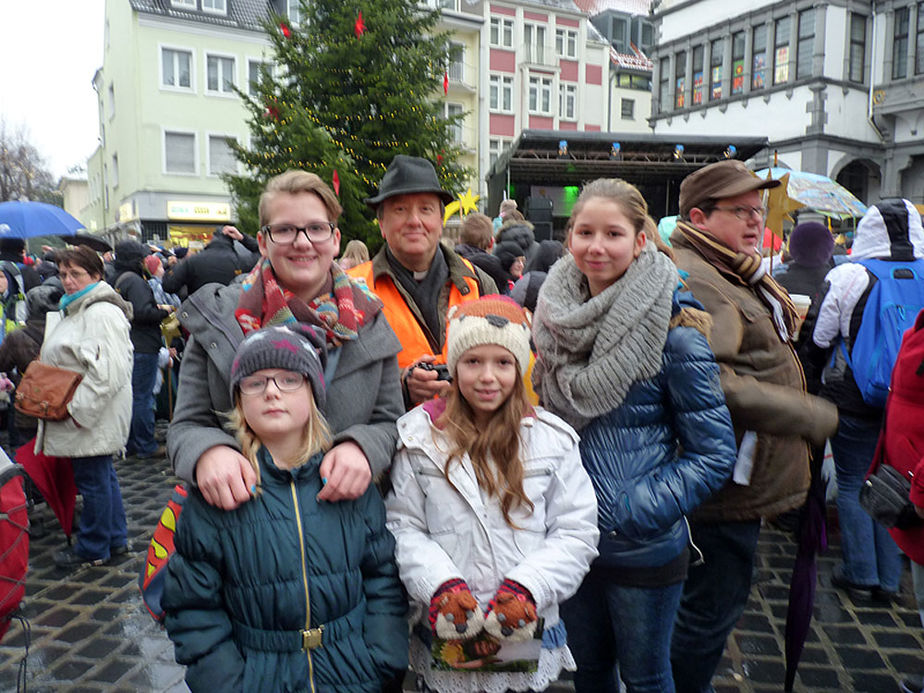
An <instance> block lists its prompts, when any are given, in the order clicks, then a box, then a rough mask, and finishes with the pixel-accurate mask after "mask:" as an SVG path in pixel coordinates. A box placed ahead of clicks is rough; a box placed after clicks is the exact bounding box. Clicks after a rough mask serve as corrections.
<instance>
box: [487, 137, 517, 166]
mask: <svg viewBox="0 0 924 693" xmlns="http://www.w3.org/2000/svg"><path fill="white" fill-rule="evenodd" d="M511 142H512V140H509V139H507V138H505V137H491V138H488V165H489V166H493V165H494V162H495V161H497V157H499V156H500V155H501V154H503V153H504V150H506V149H507V148H508V147H509V146H510V144H511Z"/></svg>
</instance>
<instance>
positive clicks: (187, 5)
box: [170, 0, 196, 10]
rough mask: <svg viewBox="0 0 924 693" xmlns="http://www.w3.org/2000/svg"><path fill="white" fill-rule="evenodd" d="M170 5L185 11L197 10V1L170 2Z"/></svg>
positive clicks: (180, 0) (177, 0)
mask: <svg viewBox="0 0 924 693" xmlns="http://www.w3.org/2000/svg"><path fill="white" fill-rule="evenodd" d="M170 5H171V6H172V7H179V8H181V9H184V10H187V9H188V10H194V9H196V0H170Z"/></svg>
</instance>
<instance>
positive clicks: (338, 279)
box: [234, 259, 382, 347]
mask: <svg viewBox="0 0 924 693" xmlns="http://www.w3.org/2000/svg"><path fill="white" fill-rule="evenodd" d="M331 277H332V284H331V290H330V292H328V293H326V294H322V295H320V296H317V297H315V298H314V299H313V300H312V301H310V302H309V303H305V302H304V301H303V300H302V299H300V298H299V297H298V296H296V295H295V294H293V293H292V292H291V291H289V290H288V289H285V288H283V287H282V286H280V284H279V281H278V280H277V279H276V274H275V273H274V272H273V267H272V265H270V262H269V260H267V259H264V260H262V261H261V262H258V263H257V265H256V267H254V268H253V270H251V272H250V274H248V275H247V277H246V278H245V279H244V281H243V283H242V286H243V289H244V291H243V292H242V293H241V298H240V300H239V301H238V304H237V309H235V311H234V317H235V318H236V319H237V321H238V323H239V324H240V326H241V329H242V330H243V331H244V334H245V335H246V334H248V333H250V332H252V331H254V330H258V329H260V328H261V327H269V326H271V325H284V324H286V323H292V322H304V323H308V324H309V325H317V326H318V327H321V328H323V329H324V331H325V333H326V336H327V344H328V346H333V347H337V346H340V345H341V344H342V343H343V342H349V341H352V340H354V339H356V337H357V336H358V334H359V328H360V327H362V326H363V325H364V324H365V323H366V320H367V319H368V318H371V317H372V316H373V315H375V314H376V313H378V312H379V310H380V309H381V307H382V302H381V301H380V300H379V299H378V298H377V297H376V296H375V294H373V293H371V292H370V291H369V290H368V289H367V288H366V286H365V285H364V284H363V283H362V282H353V281H351V280H350V278H349V276H347V274H346V273H345V272H344V271H343V270H341V269H340V268H339V267H338V266H337V265H336V264H335V263H331Z"/></svg>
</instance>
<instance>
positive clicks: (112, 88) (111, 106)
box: [109, 82, 115, 120]
mask: <svg viewBox="0 0 924 693" xmlns="http://www.w3.org/2000/svg"><path fill="white" fill-rule="evenodd" d="M113 118H115V86H114V85H113V84H112V82H110V83H109V120H112V119H113Z"/></svg>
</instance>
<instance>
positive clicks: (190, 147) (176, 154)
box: [164, 132, 196, 174]
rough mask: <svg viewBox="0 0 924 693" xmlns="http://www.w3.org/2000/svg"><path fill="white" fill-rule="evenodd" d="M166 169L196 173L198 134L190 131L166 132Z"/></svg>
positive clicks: (175, 171)
mask: <svg viewBox="0 0 924 693" xmlns="http://www.w3.org/2000/svg"><path fill="white" fill-rule="evenodd" d="M164 171H165V172H166V173H185V174H195V173H196V136H195V135H194V134H193V133H190V132H164Z"/></svg>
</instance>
